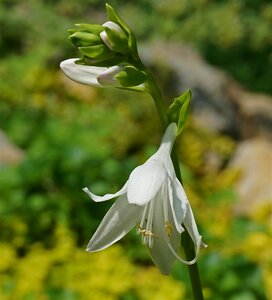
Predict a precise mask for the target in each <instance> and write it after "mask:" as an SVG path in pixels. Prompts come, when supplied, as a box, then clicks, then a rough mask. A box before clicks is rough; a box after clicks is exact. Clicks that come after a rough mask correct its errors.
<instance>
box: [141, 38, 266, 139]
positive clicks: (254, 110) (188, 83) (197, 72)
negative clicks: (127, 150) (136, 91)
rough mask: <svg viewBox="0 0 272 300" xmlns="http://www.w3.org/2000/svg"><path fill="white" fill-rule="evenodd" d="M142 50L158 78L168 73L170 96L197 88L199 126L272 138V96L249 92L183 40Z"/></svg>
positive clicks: (195, 115)
mask: <svg viewBox="0 0 272 300" xmlns="http://www.w3.org/2000/svg"><path fill="white" fill-rule="evenodd" d="M140 53H141V57H142V58H143V61H144V62H145V64H149V65H153V66H156V67H155V69H156V72H155V75H156V74H158V76H157V77H158V78H160V76H161V77H164V78H165V77H167V75H168V81H167V78H166V85H167V86H168V90H167V87H166V88H165V89H164V90H166V91H167V92H168V95H167V96H168V98H173V97H175V96H178V95H180V94H181V93H182V92H183V91H184V90H186V89H187V88H190V89H191V90H192V91H193V99H192V108H193V109H192V113H193V118H194V121H195V122H196V123H197V124H198V125H199V126H201V127H205V128H207V129H209V130H210V131H215V132H224V133H227V134H230V135H232V136H233V137H235V138H237V139H240V138H241V139H243V138H249V137H254V136H257V135H259V134H263V135H266V136H268V137H269V138H271V137H272V136H271V125H272V97H270V96H267V95H266V96H265V95H262V94H257V93H250V92H248V91H245V90H244V89H243V88H242V87H241V86H240V85H239V84H238V83H237V82H235V81H234V80H233V79H231V78H230V77H229V76H227V75H226V74H225V73H224V72H223V71H221V70H219V69H218V68H215V67H213V66H211V65H209V64H208V63H207V62H206V61H205V60H204V59H203V58H202V57H201V56H200V54H199V53H198V52H197V51H196V50H195V49H194V48H192V47H190V46H188V45H184V44H183V43H176V42H175V43H173V42H169V41H155V42H153V43H150V44H144V45H142V46H141V47H140ZM165 73H166V75H165Z"/></svg>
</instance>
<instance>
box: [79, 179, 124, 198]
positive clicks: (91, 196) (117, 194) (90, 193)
mask: <svg viewBox="0 0 272 300" xmlns="http://www.w3.org/2000/svg"><path fill="white" fill-rule="evenodd" d="M127 185H128V182H126V183H125V184H124V186H123V187H122V188H121V190H120V191H118V192H116V193H115V194H106V195H104V196H97V195H95V194H93V193H92V192H90V191H89V189H88V188H87V187H85V188H83V189H82V190H83V191H84V192H85V193H87V194H88V195H89V196H90V198H92V199H93V201H95V202H102V201H107V200H110V199H113V198H116V197H118V196H120V195H123V194H125V193H126V192H127Z"/></svg>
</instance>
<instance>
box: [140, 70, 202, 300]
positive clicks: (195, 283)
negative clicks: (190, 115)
mask: <svg viewBox="0 0 272 300" xmlns="http://www.w3.org/2000/svg"><path fill="white" fill-rule="evenodd" d="M148 75H149V80H148V81H147V82H146V86H147V89H148V92H149V93H150V95H151V96H152V98H153V100H154V101H155V104H156V107H157V110H158V113H159V117H160V121H161V124H162V127H163V129H166V127H167V126H168V124H169V120H168V117H167V114H166V108H167V107H166V103H165V101H164V98H163V95H162V92H161V90H160V88H159V86H158V85H157V83H156V81H155V80H154V78H153V76H152V75H151V74H150V73H149V74H148ZM172 162H173V165H174V169H175V172H176V176H177V178H178V179H179V180H180V182H181V183H182V178H181V172H180V167H179V160H178V155H177V149H176V146H175V145H174V147H173V150H172ZM181 245H182V247H183V249H184V253H185V257H186V259H187V260H189V261H190V260H192V259H194V257H195V247H194V243H193V241H192V240H191V238H190V236H189V234H188V232H187V231H185V232H184V233H183V234H182V236H181ZM188 271H189V276H190V281H191V286H192V292H193V296H194V299H195V300H203V299H204V298H203V294H202V287H201V281H200V276H199V271H198V266H197V263H195V264H193V265H190V266H188Z"/></svg>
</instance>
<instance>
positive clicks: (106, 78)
mask: <svg viewBox="0 0 272 300" xmlns="http://www.w3.org/2000/svg"><path fill="white" fill-rule="evenodd" d="M123 69H124V66H122V65H116V66H112V67H110V68H108V69H107V70H106V71H104V72H103V73H101V74H100V75H99V76H97V81H98V82H99V83H100V84H101V85H105V86H119V87H120V82H119V80H118V79H116V78H115V75H117V74H118V73H120V72H121V71H122V70H123Z"/></svg>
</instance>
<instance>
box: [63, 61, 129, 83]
mask: <svg viewBox="0 0 272 300" xmlns="http://www.w3.org/2000/svg"><path fill="white" fill-rule="evenodd" d="M77 60H78V58H70V59H67V60H64V61H62V62H61V63H60V67H61V69H62V71H63V72H64V74H65V75H66V76H67V77H69V78H70V79H72V80H73V81H75V82H78V83H81V84H86V85H91V86H97V87H101V86H117V87H118V86H119V87H121V85H120V83H119V81H118V80H117V79H116V78H115V75H117V74H118V73H120V72H121V71H122V70H123V69H124V67H125V66H124V65H116V66H112V67H109V68H107V67H95V66H87V65H80V64H76V63H75V62H76V61H77Z"/></svg>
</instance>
